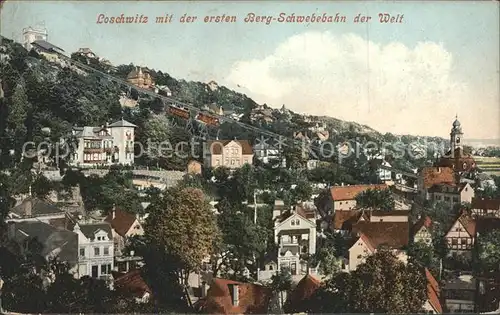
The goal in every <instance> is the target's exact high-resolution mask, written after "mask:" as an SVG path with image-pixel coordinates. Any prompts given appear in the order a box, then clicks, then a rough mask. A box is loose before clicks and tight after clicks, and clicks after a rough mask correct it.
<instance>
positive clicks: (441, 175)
mask: <svg viewBox="0 0 500 315" xmlns="http://www.w3.org/2000/svg"><path fill="white" fill-rule="evenodd" d="M438 184H450V185H455V184H456V178H455V173H454V172H453V169H452V168H451V167H434V166H426V167H423V168H421V169H419V170H418V173H417V191H418V194H419V196H420V197H421V198H422V199H424V200H429V199H430V198H431V195H430V194H429V192H428V190H429V189H430V188H431V187H432V186H434V185H438Z"/></svg>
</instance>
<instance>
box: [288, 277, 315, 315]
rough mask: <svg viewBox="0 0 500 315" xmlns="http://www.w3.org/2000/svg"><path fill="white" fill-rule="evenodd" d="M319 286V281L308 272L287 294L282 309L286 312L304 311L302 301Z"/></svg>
mask: <svg viewBox="0 0 500 315" xmlns="http://www.w3.org/2000/svg"><path fill="white" fill-rule="evenodd" d="M320 287H321V281H320V280H319V279H316V278H315V277H313V276H311V275H310V274H308V275H306V276H305V277H304V278H302V279H301V280H300V281H299V283H297V286H296V287H295V288H294V289H293V291H292V292H291V294H290V295H288V297H287V300H286V303H285V306H284V309H285V312H286V313H299V312H306V311H307V309H304V302H306V301H307V300H308V299H309V298H310V297H311V296H312V295H313V294H314V292H316V290H318V289H319V288H320Z"/></svg>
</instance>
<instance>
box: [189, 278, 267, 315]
mask: <svg viewBox="0 0 500 315" xmlns="http://www.w3.org/2000/svg"><path fill="white" fill-rule="evenodd" d="M230 285H237V286H238V292H239V293H238V296H239V299H238V300H239V303H238V305H233V301H232V293H231V291H230ZM271 297H272V291H271V289H269V288H266V287H264V286H261V285H258V284H253V283H244V282H238V281H233V280H227V279H220V278H215V279H213V282H212V285H211V286H210V289H209V290H208V292H207V296H206V298H204V300H203V301H201V302H200V303H197V304H198V306H199V308H200V311H202V312H203V313H209V314H267V311H268V307H269V302H270V300H271Z"/></svg>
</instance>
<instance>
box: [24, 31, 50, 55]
mask: <svg viewBox="0 0 500 315" xmlns="http://www.w3.org/2000/svg"><path fill="white" fill-rule="evenodd" d="M48 37H49V33H48V31H47V29H46V28H44V27H40V26H36V27H31V26H28V27H26V28H23V47H24V48H26V50H28V51H30V50H31V49H32V48H33V46H32V45H31V43H33V42H34V41H37V40H43V41H47V38H48Z"/></svg>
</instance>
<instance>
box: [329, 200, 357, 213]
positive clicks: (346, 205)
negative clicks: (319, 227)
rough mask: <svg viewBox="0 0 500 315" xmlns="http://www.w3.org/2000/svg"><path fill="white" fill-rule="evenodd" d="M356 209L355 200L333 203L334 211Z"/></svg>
mask: <svg viewBox="0 0 500 315" xmlns="http://www.w3.org/2000/svg"><path fill="white" fill-rule="evenodd" d="M354 208H356V200H354V199H352V200H341V201H334V202H333V210H334V211H337V210H339V211H342V210H352V209H354Z"/></svg>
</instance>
